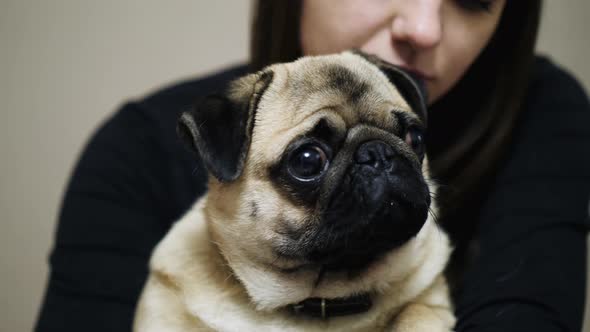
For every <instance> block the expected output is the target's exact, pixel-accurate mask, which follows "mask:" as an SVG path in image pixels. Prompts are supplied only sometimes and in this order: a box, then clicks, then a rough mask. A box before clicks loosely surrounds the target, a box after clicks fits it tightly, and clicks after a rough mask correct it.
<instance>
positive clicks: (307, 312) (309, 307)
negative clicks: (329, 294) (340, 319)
mask: <svg viewBox="0 0 590 332" xmlns="http://www.w3.org/2000/svg"><path fill="white" fill-rule="evenodd" d="M371 304H372V302H371V297H370V296H369V294H361V295H356V296H352V297H347V298H336V299H324V298H309V299H305V300H303V301H301V302H299V303H296V304H292V305H290V307H291V309H292V310H293V312H295V313H296V314H297V315H304V316H311V317H318V318H323V319H327V318H330V317H336V316H346V315H354V314H360V313H362V312H366V311H368V310H369V309H370V308H371Z"/></svg>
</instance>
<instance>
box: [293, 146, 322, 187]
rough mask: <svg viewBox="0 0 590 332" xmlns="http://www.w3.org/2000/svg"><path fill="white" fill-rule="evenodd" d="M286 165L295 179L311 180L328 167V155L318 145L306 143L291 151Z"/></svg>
mask: <svg viewBox="0 0 590 332" xmlns="http://www.w3.org/2000/svg"><path fill="white" fill-rule="evenodd" d="M287 167H288V170H289V173H291V175H292V176H293V177H295V178H296V179H298V180H300V181H311V180H315V179H317V178H318V177H319V176H320V175H322V174H323V173H324V171H325V170H326V169H327V168H328V157H327V156H326V153H325V152H324V150H322V148H320V147H319V146H317V145H312V144H306V145H303V146H301V147H299V148H298V149H296V150H294V151H293V153H292V154H291V157H290V158H289V164H288V166H287Z"/></svg>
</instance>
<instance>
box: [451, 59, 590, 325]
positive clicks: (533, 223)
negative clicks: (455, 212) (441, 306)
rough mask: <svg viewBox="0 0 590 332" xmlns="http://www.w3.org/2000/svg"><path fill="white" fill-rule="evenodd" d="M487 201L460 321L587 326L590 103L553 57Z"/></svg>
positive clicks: (541, 74) (545, 66)
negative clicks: (585, 309) (552, 63)
mask: <svg viewBox="0 0 590 332" xmlns="http://www.w3.org/2000/svg"><path fill="white" fill-rule="evenodd" d="M541 67H542V70H541V71H540V72H538V73H537V74H538V75H537V79H536V80H535V81H534V82H535V83H534V84H533V85H532V87H531V90H530V93H529V95H530V96H529V98H528V101H527V104H526V105H527V110H526V112H525V114H524V116H523V119H522V121H521V123H520V125H519V127H518V128H517V131H516V136H515V138H514V142H515V145H514V146H513V148H512V150H511V151H510V152H509V154H510V157H509V160H508V161H507V163H506V165H505V168H504V169H503V170H502V171H501V172H500V174H499V176H498V178H497V179H496V183H495V185H494V186H493V192H492V193H491V194H490V197H489V199H488V201H487V202H486V205H485V207H484V209H483V212H482V216H481V220H480V227H479V231H478V238H479V246H480V247H479V249H480V254H479V257H478V258H477V260H476V261H475V263H474V265H473V266H472V267H471V269H470V270H469V272H468V273H467V275H466V278H465V279H466V282H465V284H464V285H463V289H462V292H461V295H460V296H459V302H458V303H457V314H458V318H459V324H458V326H457V331H462V332H466V331H477V332H485V331H502V332H510V331H536V332H543V331H547V332H549V331H580V330H581V324H582V317H583V312H584V310H583V309H584V301H585V297H586V292H585V285H586V235H587V232H588V219H589V217H588V202H589V199H590V106H589V104H588V99H587V97H586V95H585V93H584V91H583V90H582V89H581V88H580V86H579V85H578V84H577V83H576V82H575V80H573V79H572V78H571V77H569V76H568V75H566V74H565V73H563V72H561V71H559V70H558V69H556V68H555V67H554V66H552V65H550V64H548V63H547V62H545V63H544V64H543V65H542V66H541Z"/></svg>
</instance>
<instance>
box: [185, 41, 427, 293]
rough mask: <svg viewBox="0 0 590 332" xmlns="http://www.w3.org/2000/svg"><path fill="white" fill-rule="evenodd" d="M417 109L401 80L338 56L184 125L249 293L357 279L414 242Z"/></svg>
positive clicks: (197, 113)
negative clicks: (329, 277)
mask: <svg viewBox="0 0 590 332" xmlns="http://www.w3.org/2000/svg"><path fill="white" fill-rule="evenodd" d="M424 100H425V98H424V96H423V94H422V93H421V91H420V89H419V87H418V85H417V84H416V82H415V81H413V80H412V79H411V78H410V77H409V76H408V75H407V74H405V73H404V72H402V71H400V70H399V69H397V68H394V67H392V66H390V65H388V64H385V63H383V62H380V61H379V60H377V59H376V58H373V57H370V56H367V55H364V54H357V53H349V52H347V53H343V54H339V55H331V56H322V57H308V58H303V59H301V60H298V61H296V62H293V63H288V64H280V65H274V66H271V67H269V68H267V69H265V70H263V71H261V72H259V73H256V74H251V75H249V76H246V77H244V78H242V79H239V80H237V81H235V82H234V83H233V84H232V85H231V87H230V89H229V92H228V94H227V95H224V96H213V97H209V98H207V99H205V101H204V102H203V103H201V104H200V105H199V106H198V107H197V108H196V109H195V110H193V111H192V112H189V113H185V114H183V116H182V118H181V121H180V125H179V133H180V135H181V136H182V137H183V138H185V140H186V141H187V142H188V144H189V145H190V146H192V147H193V148H194V149H195V150H196V151H198V152H199V153H200V155H201V157H202V159H203V161H204V163H205V165H206V166H207V169H208V170H209V171H210V173H211V174H212V176H211V180H210V183H209V194H208V201H207V206H206V211H205V214H206V215H207V218H208V220H209V227H210V231H211V235H212V237H213V240H214V241H215V242H216V243H218V245H219V248H220V250H221V251H222V253H223V255H224V257H225V258H226V260H227V261H228V263H229V265H230V267H231V268H232V269H233V270H234V271H235V272H236V274H237V276H238V278H240V279H241V280H242V282H244V283H245V284H246V288H247V289H248V290H249V292H250V293H252V292H253V289H258V288H260V287H270V288H272V287H282V286H281V285H280V283H281V282H282V281H285V282H287V283H289V282H295V283H297V285H298V287H299V286H301V285H302V284H304V283H305V284H306V285H307V284H310V285H307V286H306V287H308V286H309V287H312V288H313V287H316V286H317V285H318V283H320V282H321V280H320V279H321V278H322V276H323V275H324V274H325V273H333V274H334V275H337V274H339V273H342V272H344V275H346V277H345V279H346V278H347V280H349V279H351V278H355V277H351V276H356V277H358V278H362V277H363V276H364V277H365V278H366V277H367V276H366V275H367V274H371V273H375V272H372V271H373V270H372V269H371V268H370V267H371V265H372V264H373V263H374V262H376V261H378V260H380V259H382V258H383V257H384V256H386V255H387V254H388V253H390V252H392V251H395V250H396V249H397V248H399V247H401V246H403V245H404V244H405V243H407V242H408V241H410V240H411V239H412V238H413V237H415V236H416V234H417V233H418V232H419V231H420V229H421V228H422V226H423V224H424V223H425V221H426V219H427V217H428V210H429V206H430V203H431V202H430V188H429V186H428V184H427V182H426V181H425V177H426V176H427V165H426V160H425V156H424V151H425V147H424V142H423V133H424V130H425V125H426V110H425V105H424ZM265 273H266V274H272V275H273V277H272V278H270V279H265V278H264V277H263V275H264V274H265ZM256 278H258V279H260V278H262V280H266V282H268V281H269V280H272V282H270V283H269V284H267V285H253V283H256V281H254V280H255V279H256ZM260 282H264V281H260ZM343 282H344V281H343ZM273 283H278V284H273ZM314 285H315V286H314ZM283 286H284V285H283ZM354 291H358V290H353V292H354ZM251 295H252V296H253V297H254V298H256V295H253V294H251Z"/></svg>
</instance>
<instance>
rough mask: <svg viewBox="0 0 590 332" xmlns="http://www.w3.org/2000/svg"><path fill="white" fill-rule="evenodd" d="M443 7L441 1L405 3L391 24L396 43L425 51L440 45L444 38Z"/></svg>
mask: <svg viewBox="0 0 590 332" xmlns="http://www.w3.org/2000/svg"><path fill="white" fill-rule="evenodd" d="M441 6H442V1H441V0H410V1H405V2H404V4H402V5H400V6H399V8H398V11H397V13H396V15H395V16H394V18H393V21H392V23H391V24H392V26H391V33H392V38H393V39H394V41H398V42H406V43H409V44H411V45H412V46H413V48H423V49H428V48H432V47H435V46H436V45H438V44H439V43H440V41H441V38H442V17H441Z"/></svg>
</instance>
